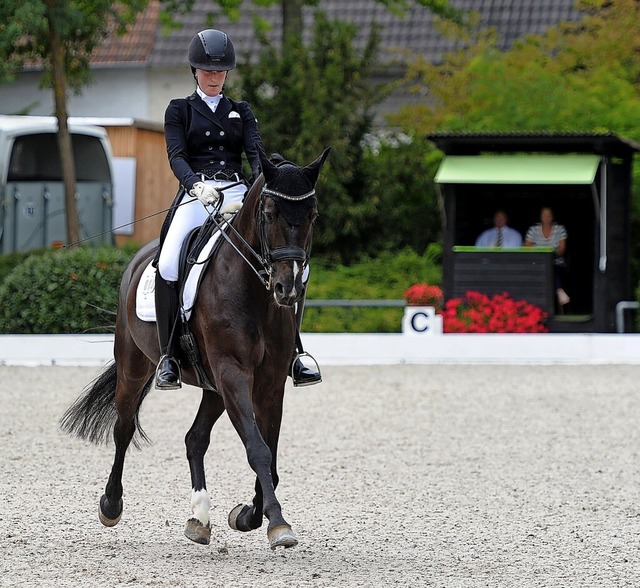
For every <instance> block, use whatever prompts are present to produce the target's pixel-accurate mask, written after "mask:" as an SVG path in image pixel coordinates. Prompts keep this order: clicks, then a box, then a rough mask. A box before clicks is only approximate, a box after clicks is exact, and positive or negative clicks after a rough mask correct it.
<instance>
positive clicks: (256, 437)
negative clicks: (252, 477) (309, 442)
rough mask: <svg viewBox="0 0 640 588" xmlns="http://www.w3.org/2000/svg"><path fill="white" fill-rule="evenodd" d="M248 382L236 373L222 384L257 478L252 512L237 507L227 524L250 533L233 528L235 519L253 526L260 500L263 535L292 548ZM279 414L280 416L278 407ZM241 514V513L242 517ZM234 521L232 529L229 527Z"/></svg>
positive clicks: (271, 460) (294, 540)
mask: <svg viewBox="0 0 640 588" xmlns="http://www.w3.org/2000/svg"><path fill="white" fill-rule="evenodd" d="M252 383H253V378H248V377H247V376H246V374H244V373H242V372H241V371H239V372H238V373H237V374H236V377H233V378H230V379H229V381H228V382H227V383H226V385H223V390H225V406H226V408H227V412H228V413H229V418H230V420H231V423H232V424H233V426H234V427H235V429H236V431H237V432H238V434H239V435H240V438H241V439H242V442H243V444H244V446H245V449H246V452H247V460H248V461H249V465H250V466H251V469H253V471H254V472H255V473H256V477H257V481H256V496H255V498H254V509H252V510H254V512H248V509H250V508H251V507H245V506H244V505H239V506H238V507H236V508H235V509H233V511H232V512H231V514H230V515H229V524H230V525H231V526H232V528H236V529H238V530H250V529H242V528H240V527H238V526H237V521H238V517H239V516H244V517H245V520H247V519H246V517H247V516H248V520H249V521H250V524H251V525H253V524H255V523H256V522H257V518H258V512H259V511H257V508H256V507H258V505H259V503H260V500H262V513H263V514H264V516H266V517H267V519H268V520H269V526H268V528H267V536H268V538H269V543H270V546H271V548H272V549H275V548H276V547H293V546H294V545H297V543H298V539H297V538H296V536H295V534H294V533H293V531H292V530H291V525H289V523H287V521H286V520H285V519H284V517H283V516H282V507H281V506H280V503H279V502H278V499H277V498H276V493H275V487H276V484H277V475H276V477H274V472H275V461H274V454H273V453H272V450H271V448H270V447H269V445H268V444H267V443H266V442H265V439H264V438H263V436H262V434H261V432H260V429H259V428H258V424H257V422H256V417H255V415H254V411H253V404H252V401H251V393H250V390H251V384H252ZM243 384H244V385H243ZM279 412H280V415H281V412H282V411H281V407H280V411H279ZM280 420H281V418H278V419H277V422H276V423H275V424H276V430H279V426H280ZM271 424H274V423H266V422H265V423H264V427H269V426H270V425H271ZM243 511H245V513H244V515H243ZM234 519H235V523H236V526H234V524H233V522H234ZM260 520H261V519H260ZM252 528H255V527H252Z"/></svg>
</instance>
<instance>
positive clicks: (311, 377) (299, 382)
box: [291, 294, 322, 387]
mask: <svg viewBox="0 0 640 588" xmlns="http://www.w3.org/2000/svg"><path fill="white" fill-rule="evenodd" d="M305 298H306V294H305V295H304V296H303V297H302V298H301V299H300V301H299V302H298V307H297V308H296V324H297V328H298V343H297V345H296V349H295V351H294V356H293V361H292V362H291V379H292V380H293V385H294V386H297V387H300V386H312V385H313V384H319V383H320V382H322V375H321V374H320V368H319V367H318V362H317V361H316V360H315V359H314V358H313V357H312V356H311V355H310V354H309V353H307V352H306V351H303V349H302V343H301V342H300V327H301V326H302V315H303V313H304V301H305ZM301 357H307V358H308V359H309V360H310V361H312V362H313V363H314V364H315V365H314V367H310V366H309V365H305V364H304V363H302V360H301V359H300V358H301Z"/></svg>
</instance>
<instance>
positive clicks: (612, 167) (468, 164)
mask: <svg viewBox="0 0 640 588" xmlns="http://www.w3.org/2000/svg"><path fill="white" fill-rule="evenodd" d="M429 139H430V140H431V141H433V142H434V143H435V144H436V146H437V147H438V149H440V150H441V151H442V152H443V153H444V158H443V160H442V163H441V165H440V168H439V169H438V172H437V174H436V176H435V182H436V185H437V187H438V190H439V191H440V194H441V198H442V202H443V207H444V227H443V228H444V231H443V245H444V248H443V292H444V297H445V300H448V299H450V298H455V297H459V296H464V294H465V293H466V292H467V291H469V290H475V291H479V292H483V293H485V294H487V295H493V294H497V293H502V292H508V293H509V294H510V295H511V296H512V297H513V298H515V299H517V300H527V301H528V302H530V303H533V304H536V305H538V306H540V307H541V308H543V309H544V310H545V311H546V312H548V313H549V319H548V321H547V325H548V327H549V330H550V331H551V332H615V331H616V305H617V304H618V303H619V302H620V301H632V300H633V288H632V285H631V284H630V283H629V254H630V222H629V214H630V207H631V169H632V164H633V156H634V154H635V153H636V152H637V151H640V145H639V144H637V143H634V142H632V141H629V140H626V139H623V138H621V137H618V136H617V135H615V134H613V133H606V134H565V133H562V134H560V133H557V134H554V133H547V134H513V133H506V134H468V133H445V134H437V135H432V136H430V137H429ZM543 207H549V208H551V209H552V211H553V214H554V218H555V220H556V221H557V222H558V223H559V224H562V225H564V226H565V228H566V231H567V235H568V238H567V252H566V255H565V258H566V269H565V275H564V279H563V286H564V289H565V290H566V292H567V294H568V295H569V297H570V302H569V304H566V305H560V304H559V303H558V301H557V297H556V287H555V284H554V257H555V253H554V251H553V249H551V248H529V247H519V248H514V247H512V248H496V247H476V246H475V242H476V238H477V236H478V235H479V234H480V233H481V232H482V231H483V230H485V229H487V228H489V227H492V226H493V216H494V213H495V211H496V210H497V209H503V210H505V211H506V213H507V215H508V225H509V226H510V227H512V228H514V229H516V230H517V231H519V232H520V234H521V235H522V237H523V238H524V237H525V235H526V233H527V230H528V229H529V227H530V226H532V225H534V224H535V223H537V222H539V220H540V211H541V209H542V208H543ZM629 323H631V321H629ZM627 330H628V329H627Z"/></svg>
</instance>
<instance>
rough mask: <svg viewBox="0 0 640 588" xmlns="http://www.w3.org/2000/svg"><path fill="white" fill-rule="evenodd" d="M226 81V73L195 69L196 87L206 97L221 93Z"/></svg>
mask: <svg viewBox="0 0 640 588" xmlns="http://www.w3.org/2000/svg"><path fill="white" fill-rule="evenodd" d="M226 79H227V72H226V71H205V70H204V69H196V80H197V82H198V86H199V87H200V89H201V90H202V91H203V92H204V93H205V94H206V95H207V96H217V95H218V94H220V92H222V86H224V81H225V80H226Z"/></svg>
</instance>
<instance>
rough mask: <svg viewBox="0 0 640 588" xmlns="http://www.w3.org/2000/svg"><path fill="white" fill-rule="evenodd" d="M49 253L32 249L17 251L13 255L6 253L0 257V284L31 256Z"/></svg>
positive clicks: (47, 250)
mask: <svg viewBox="0 0 640 588" xmlns="http://www.w3.org/2000/svg"><path fill="white" fill-rule="evenodd" d="M49 251H51V249H50V248H47V249H32V250H31V251H17V252H15V253H7V254H6V255H0V284H2V282H4V279H5V278H6V277H7V276H8V275H9V274H10V273H11V272H12V271H13V270H14V268H16V267H17V266H19V265H20V264H21V263H24V261H25V260H26V259H27V258H28V257H31V256H32V255H43V254H44V253H47V252H49Z"/></svg>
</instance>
